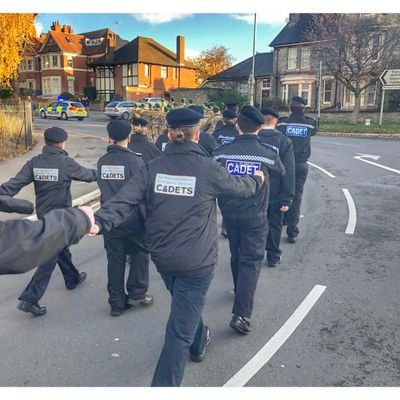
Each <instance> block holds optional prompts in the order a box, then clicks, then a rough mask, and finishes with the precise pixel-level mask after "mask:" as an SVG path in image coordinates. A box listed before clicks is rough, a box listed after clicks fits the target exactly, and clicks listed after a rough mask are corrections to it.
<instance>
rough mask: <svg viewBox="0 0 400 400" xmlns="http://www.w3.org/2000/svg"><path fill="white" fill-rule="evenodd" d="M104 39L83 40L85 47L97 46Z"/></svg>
mask: <svg viewBox="0 0 400 400" xmlns="http://www.w3.org/2000/svg"><path fill="white" fill-rule="evenodd" d="M103 40H104V38H97V39H88V38H86V39H85V44H86V46H97V45H99V44H101V43H102V42H103Z"/></svg>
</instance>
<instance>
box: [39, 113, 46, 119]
mask: <svg viewBox="0 0 400 400" xmlns="http://www.w3.org/2000/svg"><path fill="white" fill-rule="evenodd" d="M40 118H43V119H45V118H47V115H46V113H45V112H44V111H40Z"/></svg>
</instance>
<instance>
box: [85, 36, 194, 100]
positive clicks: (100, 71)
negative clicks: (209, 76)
mask: <svg viewBox="0 0 400 400" xmlns="http://www.w3.org/2000/svg"><path fill="white" fill-rule="evenodd" d="M176 43H177V45H176V53H174V52H172V51H171V50H169V49H167V48H166V47H164V46H162V45H161V44H160V43H158V42H156V41H155V40H153V39H151V38H148V37H142V36H138V37H136V38H135V39H134V40H132V41H131V42H129V43H127V44H126V45H124V46H123V47H121V48H120V49H118V50H116V51H115V52H113V53H112V54H107V55H105V56H103V57H101V58H99V59H97V60H95V61H94V62H92V63H91V64H90V65H91V66H92V67H93V68H94V70H95V74H96V89H97V93H98V97H99V98H102V99H105V100H106V101H108V100H111V99H112V98H113V96H119V97H122V98H123V99H124V100H139V99H141V98H143V97H151V96H153V97H164V96H165V95H166V94H167V93H168V92H169V91H170V90H173V89H177V88H195V87H196V81H195V67H194V66H193V65H192V64H191V63H189V62H188V61H185V39H184V37H183V36H177V39H176Z"/></svg>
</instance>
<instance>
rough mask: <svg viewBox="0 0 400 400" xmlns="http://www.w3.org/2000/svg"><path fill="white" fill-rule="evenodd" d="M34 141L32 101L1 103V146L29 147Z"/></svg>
mask: <svg viewBox="0 0 400 400" xmlns="http://www.w3.org/2000/svg"><path fill="white" fill-rule="evenodd" d="M32 143H33V137H32V106H31V102H30V101H27V100H24V101H17V102H6V103H0V147H1V148H2V149H4V148H5V147H11V146H15V148H16V149H17V148H18V147H21V146H24V147H25V148H28V147H29V146H31V145H32Z"/></svg>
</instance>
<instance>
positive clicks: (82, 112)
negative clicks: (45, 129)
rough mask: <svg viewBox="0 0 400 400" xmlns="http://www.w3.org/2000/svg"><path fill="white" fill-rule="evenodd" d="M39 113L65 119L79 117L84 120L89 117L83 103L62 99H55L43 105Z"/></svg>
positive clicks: (43, 115)
mask: <svg viewBox="0 0 400 400" xmlns="http://www.w3.org/2000/svg"><path fill="white" fill-rule="evenodd" d="M39 115H40V117H41V118H48V117H55V118H58V119H60V118H61V119H63V120H67V119H68V118H77V119H78V120H79V121H83V119H84V118H86V117H87V111H86V108H85V107H84V106H83V104H82V103H79V102H77V101H70V100H62V101H55V102H53V103H50V104H48V105H47V106H44V107H42V108H41V109H40V110H39Z"/></svg>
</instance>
